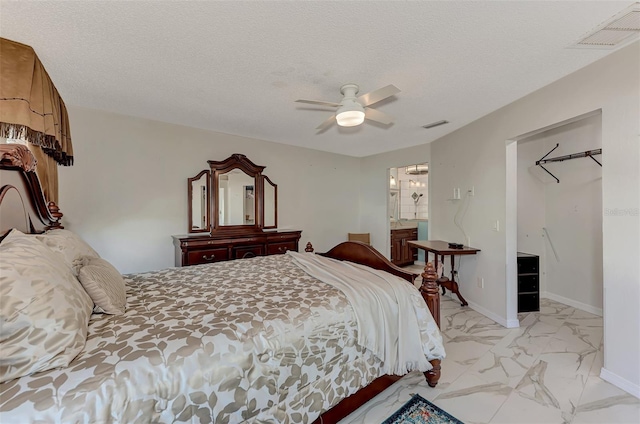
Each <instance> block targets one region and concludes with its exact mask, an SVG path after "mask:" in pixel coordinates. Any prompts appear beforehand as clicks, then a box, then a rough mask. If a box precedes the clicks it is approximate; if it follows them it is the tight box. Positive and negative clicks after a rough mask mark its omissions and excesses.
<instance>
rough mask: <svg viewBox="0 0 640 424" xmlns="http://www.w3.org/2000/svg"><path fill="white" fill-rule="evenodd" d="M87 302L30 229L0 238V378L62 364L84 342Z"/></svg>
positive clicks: (67, 270) (88, 313)
mask: <svg viewBox="0 0 640 424" xmlns="http://www.w3.org/2000/svg"><path fill="white" fill-rule="evenodd" d="M92 308H93V302H92V301H91V298H90V297H89V295H88V294H87V293H86V292H85V291H84V289H83V288H82V285H81V284H80V282H79V281H78V280H77V279H76V277H75V276H74V275H73V272H72V271H71V269H70V268H69V267H68V266H67V265H66V264H65V263H64V262H62V261H60V258H59V256H58V255H57V254H56V253H55V252H53V251H52V250H51V249H49V248H48V247H47V246H45V245H44V244H42V243H41V242H40V241H39V240H37V239H36V238H35V237H33V236H32V235H25V234H22V233H21V232H20V231H17V230H12V231H11V233H9V235H7V237H5V239H4V240H3V241H2V243H0V382H4V381H8V380H12V379H14V378H18V377H22V376H24V375H29V374H32V373H34V372H37V371H44V370H48V369H52V368H58V367H65V366H67V365H69V363H70V362H71V361H72V360H73V358H75V357H76V356H77V355H78V353H80V351H81V350H82V348H83V347H84V344H85V341H86V338H87V329H88V325H89V317H90V316H91V310H92Z"/></svg>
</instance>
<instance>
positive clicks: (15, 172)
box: [0, 145, 440, 423]
mask: <svg viewBox="0 0 640 424" xmlns="http://www.w3.org/2000/svg"><path fill="white" fill-rule="evenodd" d="M61 218H62V213H61V212H60V211H59V209H58V207H57V206H56V204H55V203H53V202H49V203H47V202H46V200H45V198H44V194H43V192H42V187H41V186H40V182H39V180H38V177H37V176H36V174H35V161H34V160H33V156H32V155H31V153H30V152H29V151H28V149H27V148H26V147H25V146H21V145H0V237H4V235H6V234H7V233H8V231H9V230H11V229H12V228H16V229H18V230H20V231H22V232H24V233H41V232H44V231H46V230H49V229H52V228H63V227H62V225H61V223H60V219H61ZM305 250H306V251H307V252H310V251H313V247H312V246H311V243H308V244H307V248H306V249H305ZM320 255H322V256H326V257H329V258H334V259H338V260H346V261H350V262H355V263H359V264H363V265H367V266H369V267H371V268H375V269H380V270H384V271H387V272H389V273H391V274H394V275H397V276H399V277H401V278H403V279H405V280H407V281H408V282H409V283H412V284H413V282H414V280H415V278H416V277H417V274H413V273H410V272H407V271H405V270H403V269H402V268H399V267H397V266H395V265H393V264H392V263H391V262H390V261H389V260H387V259H386V258H385V257H384V256H382V255H381V254H380V253H379V252H378V251H377V250H375V249H373V248H372V247H370V246H369V245H366V244H364V243H359V242H344V243H341V244H339V245H337V246H335V247H334V248H333V249H331V250H329V251H328V252H326V253H320ZM436 278H437V276H436V273H435V270H434V269H433V266H432V265H431V263H428V264H427V266H426V267H425V271H424V273H423V274H422V281H423V283H422V286H421V288H420V292H421V293H422V296H423V298H424V299H425V302H426V303H427V305H428V306H429V309H430V310H431V313H432V315H433V317H434V319H435V320H436V323H437V324H438V326H440V294H439V291H438V285H437V283H436ZM431 364H432V365H433V369H432V370H430V371H427V372H425V373H424V374H425V377H426V379H427V382H428V384H429V386H431V387H435V385H436V384H437V383H438V379H439V378H440V360H438V359H435V360H432V361H431ZM400 378H401V377H399V376H391V375H384V376H382V377H380V378H378V379H376V380H374V381H373V382H372V383H371V384H369V385H368V386H366V387H364V388H362V389H360V390H359V391H358V392H357V393H355V394H353V395H351V396H349V397H347V398H345V399H343V400H342V401H341V402H340V403H338V404H337V405H336V406H334V407H333V408H332V409H330V410H329V411H326V412H325V413H323V414H322V415H321V416H320V417H319V418H318V419H317V420H316V421H315V423H335V422H337V421H339V420H340V419H342V418H344V417H346V416H347V415H349V414H350V413H351V412H353V411H355V410H356V409H357V408H359V407H360V406H361V405H363V404H364V403H366V402H367V401H368V400H370V399H372V398H373V397H374V396H375V395H377V394H378V393H380V392H382V391H383V390H384V389H386V388H387V387H389V386H390V385H391V384H393V383H394V382H396V381H397V380H399V379H400Z"/></svg>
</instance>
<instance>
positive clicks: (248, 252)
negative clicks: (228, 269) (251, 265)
mask: <svg viewBox="0 0 640 424" xmlns="http://www.w3.org/2000/svg"><path fill="white" fill-rule="evenodd" d="M256 256H264V247H263V245H253V246H251V245H249V246H236V247H234V248H233V258H234V259H244V258H254V257H256Z"/></svg>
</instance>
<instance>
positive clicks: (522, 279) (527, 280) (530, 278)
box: [518, 275, 539, 293]
mask: <svg viewBox="0 0 640 424" xmlns="http://www.w3.org/2000/svg"><path fill="white" fill-rule="evenodd" d="M538 288H539V283H538V275H519V276H518V293H527V292H529V293H530V292H536V293H537V292H538Z"/></svg>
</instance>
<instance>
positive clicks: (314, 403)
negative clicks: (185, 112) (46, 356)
mask: <svg viewBox="0 0 640 424" xmlns="http://www.w3.org/2000/svg"><path fill="white" fill-rule="evenodd" d="M125 280H126V282H127V312H126V313H125V314H124V315H122V316H110V315H100V314H94V315H93V316H92V318H91V322H90V328H89V337H88V339H87V343H86V346H85V348H84V350H83V352H82V353H81V354H80V355H79V356H78V357H77V358H76V359H75V360H74V361H73V362H72V363H71V365H70V366H69V367H68V368H66V369H61V370H51V371H47V372H42V373H37V374H34V375H32V376H28V377H23V378H20V379H17V380H13V381H9V382H6V383H3V384H0V422H1V423H2V424H9V423H26V422H64V423H67V422H83V423H111V422H117V423H147V422H154V423H155V422H173V421H174V420H177V421H186V422H194V423H200V422H216V423H234V422H249V423H267V422H311V421H313V420H314V419H315V418H317V417H318V416H319V414H320V413H321V412H322V411H323V410H326V409H328V408H330V407H331V406H333V405H335V404H336V403H337V402H338V401H339V400H341V399H342V398H344V397H346V396H348V395H350V394H352V393H355V392H356V391H357V390H358V389H359V388H361V387H362V386H364V385H366V384H367V383H369V382H370V381H372V380H373V379H375V378H376V377H378V376H379V374H380V362H379V361H378V359H376V358H375V356H374V355H373V354H371V353H370V352H369V351H367V350H365V349H364V348H362V347H360V346H358V344H357V343H356V341H357V330H356V324H355V320H354V317H353V311H352V309H351V307H350V306H349V303H348V302H347V300H346V298H345V296H344V295H343V294H342V293H341V292H340V291H339V290H337V289H334V288H332V287H331V286H329V285H327V284H325V283H322V282H320V281H319V280H317V279H315V278H313V277H310V276H308V275H307V274H305V273H304V272H303V271H302V270H301V269H300V268H298V267H297V266H296V265H295V264H294V263H293V261H292V260H291V258H290V257H289V256H287V255H274V256H266V257H256V258H252V259H244V260H236V261H229V262H220V263H217V264H211V265H199V266H192V267H186V268H171V269H167V270H163V271H158V272H152V273H144V274H136V275H128V276H125Z"/></svg>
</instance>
